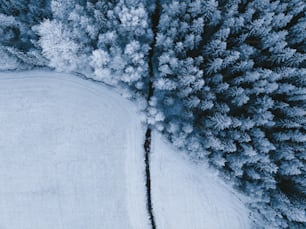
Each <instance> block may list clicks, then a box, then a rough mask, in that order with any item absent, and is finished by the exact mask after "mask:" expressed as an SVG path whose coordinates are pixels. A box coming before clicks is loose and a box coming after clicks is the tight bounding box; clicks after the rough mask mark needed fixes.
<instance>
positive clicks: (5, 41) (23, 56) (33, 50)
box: [0, 0, 50, 70]
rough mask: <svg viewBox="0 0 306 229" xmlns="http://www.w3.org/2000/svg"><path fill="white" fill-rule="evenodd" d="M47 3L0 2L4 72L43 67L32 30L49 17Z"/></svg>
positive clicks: (27, 0)
mask: <svg viewBox="0 0 306 229" xmlns="http://www.w3.org/2000/svg"><path fill="white" fill-rule="evenodd" d="M49 2H50V1H49V0H37V1H36V0H22V1H19V0H0V18H1V25H0V53H1V56H2V57H3V59H4V60H5V61H3V59H2V60H1V62H3V65H2V66H1V67H0V68H1V69H3V70H8V69H16V68H28V67H31V66H35V65H36V66H37V65H38V66H41V65H44V64H45V61H44V59H43V58H42V56H41V55H40V48H39V47H38V46H37V45H36V44H35V43H36V41H37V36H36V35H35V32H34V31H33V30H32V26H34V25H36V24H39V23H40V22H41V21H42V20H43V19H44V18H47V17H49V16H50V7H49Z"/></svg>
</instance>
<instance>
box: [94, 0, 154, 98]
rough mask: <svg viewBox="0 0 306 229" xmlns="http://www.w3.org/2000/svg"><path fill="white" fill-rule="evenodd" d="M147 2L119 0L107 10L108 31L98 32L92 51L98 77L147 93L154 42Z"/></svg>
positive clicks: (141, 0) (96, 76)
mask: <svg viewBox="0 0 306 229" xmlns="http://www.w3.org/2000/svg"><path fill="white" fill-rule="evenodd" d="M148 6H149V5H148V3H147V1H143V0H120V1H118V3H117V4H116V5H115V7H114V8H113V10H110V11H108V12H107V31H105V32H104V33H101V34H99V39H98V42H97V48H96V49H95V50H94V51H93V54H92V62H91V66H92V67H93V69H94V75H95V78H96V79H98V80H102V81H105V82H107V83H110V84H113V85H116V84H119V85H120V86H121V87H122V88H125V89H128V90H130V91H133V92H136V93H141V94H142V95H144V93H145V92H146V90H147V85H148V53H149V48H150V43H151V42H152V30H151V25H150V20H149V14H148Z"/></svg>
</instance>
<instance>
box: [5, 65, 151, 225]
mask: <svg viewBox="0 0 306 229" xmlns="http://www.w3.org/2000/svg"><path fill="white" fill-rule="evenodd" d="M134 108H135V107H134V106H133V105H132V103H131V102H129V101H127V100H125V99H123V98H122V97H120V95H118V94H117V93H115V92H113V91H112V90H110V89H108V88H106V87H103V86H101V85H97V84H96V83H93V82H90V81H88V80H84V79H80V78H78V77H76V76H69V75H64V74H59V73H49V72H38V71H36V72H23V73H1V74H0V229H117V228H118V229H128V228H132V229H146V228H149V226H148V225H149V224H148V216H147V211H146V205H145V185H144V163H143V148H142V144H143V143H142V142H143V136H144V132H143V129H142V127H141V125H140V122H139V118H138V114H137V112H136V109H134Z"/></svg>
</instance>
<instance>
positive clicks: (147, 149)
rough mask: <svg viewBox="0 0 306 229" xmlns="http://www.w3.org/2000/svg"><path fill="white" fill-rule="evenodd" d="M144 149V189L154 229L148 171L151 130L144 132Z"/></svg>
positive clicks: (149, 174)
mask: <svg viewBox="0 0 306 229" xmlns="http://www.w3.org/2000/svg"><path fill="white" fill-rule="evenodd" d="M144 149H145V164H146V189H147V208H148V213H149V219H150V222H151V226H152V229H156V224H155V220H154V215H153V206H152V193H151V171H150V152H151V129H150V128H148V129H147V131H146V139H145V143H144Z"/></svg>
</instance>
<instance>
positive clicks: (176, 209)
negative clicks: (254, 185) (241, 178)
mask: <svg viewBox="0 0 306 229" xmlns="http://www.w3.org/2000/svg"><path fill="white" fill-rule="evenodd" d="M151 173H152V179H151V185H152V200H153V209H154V215H155V220H156V226H157V228H158V229H172V228H173V229H248V228H250V225H251V224H250V221H249V218H248V214H249V211H248V209H247V208H246V207H245V206H244V205H243V202H242V201H241V198H242V197H241V196H238V194H237V193H235V192H234V190H232V189H231V188H230V187H229V186H228V185H227V184H225V183H224V182H223V181H222V180H221V179H220V177H218V176H217V174H216V172H214V171H213V170H212V169H210V168H209V167H208V166H207V165H205V164H203V163H200V164H196V163H195V162H193V161H191V160H189V159H188V157H187V156H186V154H184V153H182V152H179V151H178V150H176V149H175V148H174V147H173V146H172V145H170V143H168V142H166V141H165V140H164V139H163V138H162V137H161V136H160V134H157V133H153V135H152V156H151Z"/></svg>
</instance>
